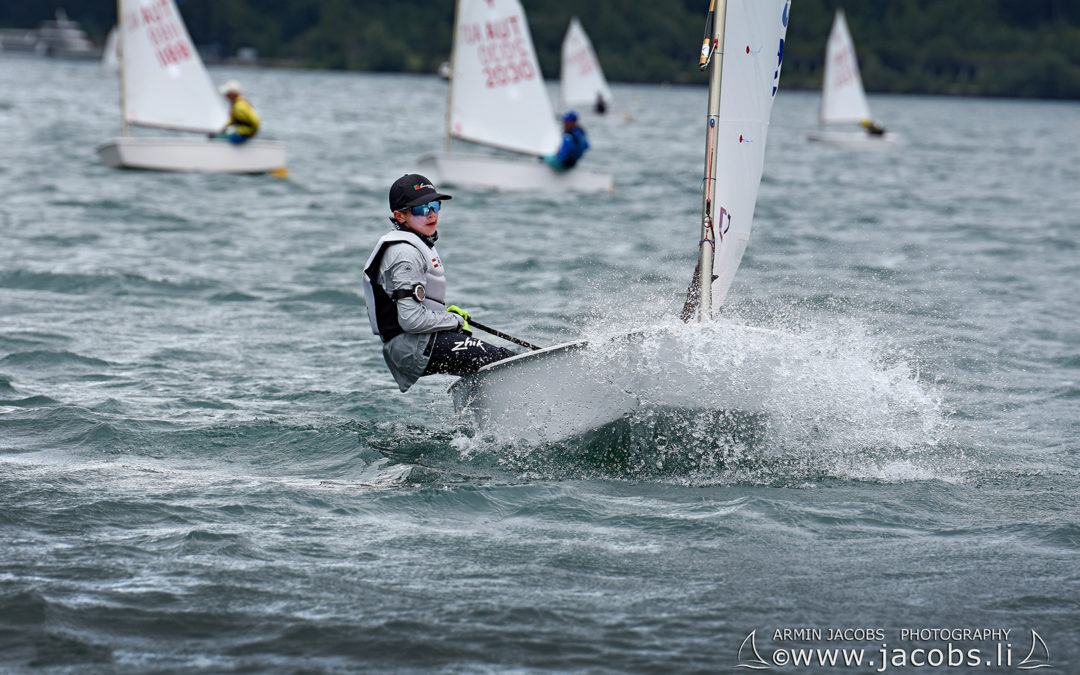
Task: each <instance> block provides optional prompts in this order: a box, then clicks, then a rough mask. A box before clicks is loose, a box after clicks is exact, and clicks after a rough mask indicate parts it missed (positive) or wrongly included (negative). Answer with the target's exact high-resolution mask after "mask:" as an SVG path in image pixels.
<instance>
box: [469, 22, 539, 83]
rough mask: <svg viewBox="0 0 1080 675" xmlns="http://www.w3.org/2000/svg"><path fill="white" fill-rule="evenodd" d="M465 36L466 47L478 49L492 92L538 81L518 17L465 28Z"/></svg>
mask: <svg viewBox="0 0 1080 675" xmlns="http://www.w3.org/2000/svg"><path fill="white" fill-rule="evenodd" d="M461 36H462V38H463V41H464V42H465V44H466V45H468V46H469V47H473V48H475V49H476V54H477V56H478V57H479V59H480V66H481V67H482V68H483V72H484V78H485V85H486V86H487V87H488V88H489V89H491V88H495V87H502V86H505V85H508V84H516V83H518V82H522V81H524V80H532V79H534V78H535V77H536V67H535V66H534V65H533V62H532V58H531V57H530V54H529V49H528V43H527V42H526V39H527V38H526V35H525V33H524V31H523V30H522V28H521V26H520V25H519V21H518V17H516V16H511V17H509V18H506V19H498V20H496V21H484V22H477V23H466V24H462V26H461Z"/></svg>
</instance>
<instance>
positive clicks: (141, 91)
mask: <svg viewBox="0 0 1080 675" xmlns="http://www.w3.org/2000/svg"><path fill="white" fill-rule="evenodd" d="M119 8H120V30H121V48H120V58H121V67H122V71H121V72H122V75H123V83H124V85H123V86H124V94H123V96H124V120H125V121H126V122H128V123H129V124H137V125H140V126H149V127H162V128H166V129H178V130H183V131H201V132H215V131H221V129H222V128H223V127H224V126H225V124H226V123H227V122H228V121H229V112H228V108H227V106H226V104H225V99H224V98H223V97H222V96H221V94H219V93H218V91H217V89H216V88H215V87H214V85H213V83H212V82H211V81H210V75H209V74H208V73H207V72H206V68H205V67H204V66H203V62H202V59H201V58H199V53H198V52H197V51H196V50H195V45H194V44H193V43H192V42H191V36H190V35H188V32H187V27H185V26H184V20H183V19H182V18H181V17H180V12H179V10H177V8H176V3H175V2H174V1H173V0H120V5H119Z"/></svg>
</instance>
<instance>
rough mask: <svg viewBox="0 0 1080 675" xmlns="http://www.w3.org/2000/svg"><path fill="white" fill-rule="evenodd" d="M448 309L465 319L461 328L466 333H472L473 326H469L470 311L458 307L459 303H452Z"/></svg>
mask: <svg viewBox="0 0 1080 675" xmlns="http://www.w3.org/2000/svg"><path fill="white" fill-rule="evenodd" d="M446 311H448V312H450V313H451V314H457V315H458V316H460V317H461V318H462V319H464V320H465V323H464V324H463V325H462V326H461V330H463V331H465V332H466V333H470V334H471V333H472V328H469V313H468V312H466V311H465V310H463V309H462V308H460V307H458V306H457V305H450V306H449V307H447V308H446Z"/></svg>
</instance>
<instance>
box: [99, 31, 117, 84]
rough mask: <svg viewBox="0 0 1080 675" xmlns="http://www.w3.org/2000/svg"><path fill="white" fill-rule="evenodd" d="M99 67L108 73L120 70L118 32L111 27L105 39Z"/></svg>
mask: <svg viewBox="0 0 1080 675" xmlns="http://www.w3.org/2000/svg"><path fill="white" fill-rule="evenodd" d="M101 67H102V68H104V69H105V70H107V71H109V72H110V73H115V72H116V71H118V70H120V30H119V29H118V28H117V27H116V26H113V27H112V28H111V29H110V30H109V36H108V37H107V38H105V49H104V50H102V52H101Z"/></svg>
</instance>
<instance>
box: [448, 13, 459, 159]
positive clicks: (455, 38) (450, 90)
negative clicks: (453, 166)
mask: <svg viewBox="0 0 1080 675" xmlns="http://www.w3.org/2000/svg"><path fill="white" fill-rule="evenodd" d="M459 21H461V0H457V2H455V3H454V33H453V34H452V35H451V36H450V82H449V83H448V84H449V85H450V86H449V87H448V88H447V92H446V151H447V152H450V144H451V141H452V139H451V137H450V115H451V111H452V110H453V109H454V70H455V65H456V64H455V63H454V55H455V52H456V51H457V41H458V22H459Z"/></svg>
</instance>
